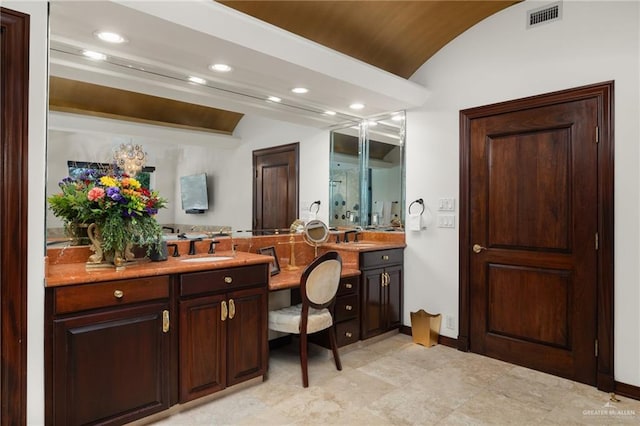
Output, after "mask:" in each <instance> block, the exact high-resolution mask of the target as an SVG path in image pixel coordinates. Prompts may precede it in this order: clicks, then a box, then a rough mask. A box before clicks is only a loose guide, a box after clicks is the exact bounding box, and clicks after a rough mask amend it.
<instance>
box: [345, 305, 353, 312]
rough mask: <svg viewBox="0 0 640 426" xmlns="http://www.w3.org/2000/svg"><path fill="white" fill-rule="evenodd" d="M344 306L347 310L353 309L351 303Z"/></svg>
mask: <svg viewBox="0 0 640 426" xmlns="http://www.w3.org/2000/svg"><path fill="white" fill-rule="evenodd" d="M344 308H345V309H346V310H347V311H350V310H352V309H353V306H351V305H345V307H344Z"/></svg>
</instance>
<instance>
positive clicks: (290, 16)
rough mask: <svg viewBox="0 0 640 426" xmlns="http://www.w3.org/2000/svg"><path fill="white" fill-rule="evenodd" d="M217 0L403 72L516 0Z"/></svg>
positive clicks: (394, 71) (404, 74) (409, 72)
mask: <svg viewBox="0 0 640 426" xmlns="http://www.w3.org/2000/svg"><path fill="white" fill-rule="evenodd" d="M218 2H219V3H222V4H224V5H226V6H229V7H231V8H233V9H236V10H238V11H240V12H243V13H246V14H247V15H251V16H253V17H255V18H258V19H260V20H262V21H265V22H268V23H270V24H272V25H275V26H276V27H279V28H282V29H285V30H287V31H290V32H292V33H294V34H298V35H299V36H302V37H304V38H307V39H309V40H313V41H315V42H317V43H320V44H322V45H323V46H326V47H329V48H331V49H334V50H337V51H338V52H341V53H344V54H345V55H348V56H351V57H353V58H356V59H359V60H361V61H363V62H366V63H368V64H371V65H373V66H375V67H378V68H380V69H383V70H385V71H388V72H390V73H392V74H395V75H398V76H400V77H402V78H409V77H411V75H413V73H414V72H416V71H417V69H418V68H419V67H420V66H421V65H422V64H424V63H425V62H426V61H427V60H428V59H429V58H430V57H431V56H433V55H434V54H435V53H436V52H437V51H438V50H440V49H441V48H442V47H443V46H444V45H446V44H447V43H449V42H450V41H451V40H453V39H454V38H456V37H457V36H458V35H460V34H461V33H463V32H464V31H466V30H467V29H469V28H470V27H472V26H473V25H475V24H477V23H478V22H480V21H482V20H483V19H484V18H486V17H487V16H490V15H492V14H494V13H496V12H498V11H500V10H502V9H504V8H506V7H508V6H511V5H512V4H515V3H518V2H519V1H451V0H444V1H443V0H439V1H438V0H430V1H424V0H422V1H401V0H399V1H288V0H287V1H244V0H243V1H237V0H232V1H228V0H218Z"/></svg>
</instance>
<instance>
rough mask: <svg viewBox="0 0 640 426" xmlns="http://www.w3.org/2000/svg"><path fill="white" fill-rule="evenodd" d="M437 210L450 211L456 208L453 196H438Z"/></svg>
mask: <svg viewBox="0 0 640 426" xmlns="http://www.w3.org/2000/svg"><path fill="white" fill-rule="evenodd" d="M438 210H439V211H441V212H452V211H455V210H456V199H455V198H440V199H439V200H438Z"/></svg>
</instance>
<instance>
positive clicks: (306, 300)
mask: <svg viewBox="0 0 640 426" xmlns="http://www.w3.org/2000/svg"><path fill="white" fill-rule="evenodd" d="M341 273H342V258H341V257H340V254H338V252H336V251H330V252H327V253H325V254H323V255H322V256H319V257H317V258H316V259H315V260H314V261H313V262H311V263H310V264H309V266H307V268H306V269H305V270H304V271H303V272H302V277H301V278H300V293H301V296H302V302H303V306H304V305H308V306H311V307H313V308H315V309H324V308H326V307H329V306H331V305H332V304H333V302H334V301H335V298H336V293H337V292H338V286H339V285H340V274H341Z"/></svg>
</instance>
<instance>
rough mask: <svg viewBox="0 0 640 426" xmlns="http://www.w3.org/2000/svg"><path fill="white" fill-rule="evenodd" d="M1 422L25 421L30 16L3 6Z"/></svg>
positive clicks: (0, 19) (0, 57)
mask: <svg viewBox="0 0 640 426" xmlns="http://www.w3.org/2000/svg"><path fill="white" fill-rule="evenodd" d="M0 23H1V26H0V46H1V48H0V68H1V69H0V94H1V96H0V111H2V114H1V117H2V118H1V121H0V129H1V130H0V132H1V134H2V137H1V141H2V145H1V149H2V162H0V176H1V178H0V189H1V190H0V235H1V236H2V238H1V239H0V299H1V301H2V304H1V306H2V307H1V308H0V318H1V321H2V334H1V335H2V339H1V341H2V342H1V350H2V363H1V364H0V378H1V380H0V392H1V394H2V397H1V399H2V404H0V405H1V409H0V423H2V424H3V425H4V424H25V423H26V414H27V407H26V400H27V391H26V389H27V385H26V380H27V347H26V346H27V259H28V256H27V194H28V192H27V182H28V180H29V175H28V162H27V154H28V138H27V121H28V108H27V105H28V99H29V81H28V76H29V16H28V15H25V14H22V13H19V12H15V11H12V10H9V9H5V8H0Z"/></svg>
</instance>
